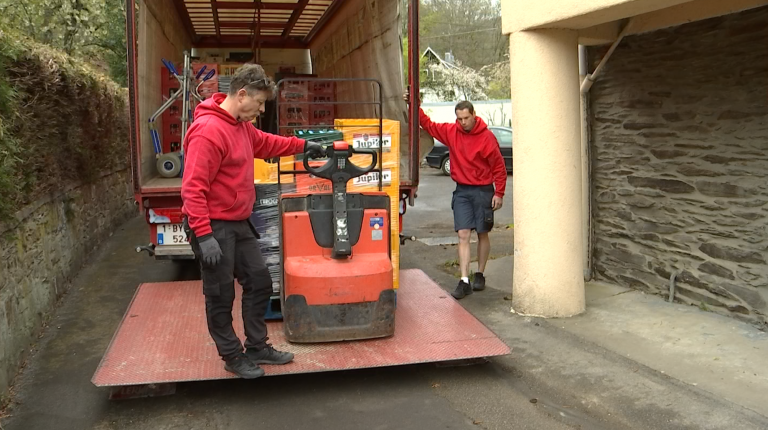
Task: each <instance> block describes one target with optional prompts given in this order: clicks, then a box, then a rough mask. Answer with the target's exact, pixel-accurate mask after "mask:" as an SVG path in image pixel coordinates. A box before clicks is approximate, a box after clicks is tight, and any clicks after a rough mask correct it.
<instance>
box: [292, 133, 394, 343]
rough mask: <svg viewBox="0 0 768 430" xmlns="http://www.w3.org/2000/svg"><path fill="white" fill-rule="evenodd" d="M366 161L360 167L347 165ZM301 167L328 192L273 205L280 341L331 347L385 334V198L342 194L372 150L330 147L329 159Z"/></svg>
mask: <svg viewBox="0 0 768 430" xmlns="http://www.w3.org/2000/svg"><path fill="white" fill-rule="evenodd" d="M354 154H367V155H370V156H371V157H372V162H371V164H370V165H369V166H368V167H366V168H361V167H358V166H356V165H355V164H353V163H352V162H351V161H350V158H351V157H352V155H354ZM317 155H318V154H313V153H310V154H305V156H304V168H305V170H306V171H307V172H308V173H311V174H312V175H314V176H316V177H319V178H323V179H327V180H329V181H331V184H332V192H330V193H313V194H309V193H293V194H284V195H282V196H281V199H280V220H281V242H282V247H281V248H282V262H283V265H282V266H283V279H282V288H281V308H282V313H283V323H284V331H285V336H286V339H287V340H288V341H290V342H295V343H314V342H335V341H345V340H359V339H370V338H381V337H388V336H392V335H393V334H394V332H395V290H394V288H393V281H392V260H391V246H390V243H389V242H390V222H389V217H390V216H391V214H390V201H389V196H388V195H387V194H386V193H384V192H362V193H348V192H347V182H348V181H350V180H351V179H353V178H356V177H358V176H362V175H365V174H366V173H368V172H370V171H372V170H373V169H374V168H375V167H376V165H377V161H378V157H377V155H378V152H377V151H376V150H375V149H363V148H351V147H350V146H349V144H348V143H347V142H343V141H339V142H334V143H333V146H329V147H328V148H327V158H328V161H327V162H326V163H325V164H323V165H322V166H320V167H313V164H315V163H316V162H314V163H311V164H310V162H309V161H310V158H312V157H315V156H317Z"/></svg>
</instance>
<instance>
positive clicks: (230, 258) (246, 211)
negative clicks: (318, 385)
mask: <svg viewBox="0 0 768 430" xmlns="http://www.w3.org/2000/svg"><path fill="white" fill-rule="evenodd" d="M274 95H275V84H274V82H273V81H272V80H271V79H270V78H269V77H267V76H266V74H265V73H264V69H263V68H262V67H261V66H259V65H256V64H247V65H245V66H243V67H241V68H240V69H239V70H238V71H237V73H236V74H235V75H234V76H233V78H232V82H231V86H230V90H229V93H228V94H222V93H217V94H214V95H213V96H212V97H211V98H209V99H208V100H206V101H205V102H203V103H202V104H200V105H199V106H198V107H197V109H196V110H195V120H194V122H193V124H192V126H191V127H190V128H189V131H188V132H187V135H186V138H185V139H184V176H183V180H182V185H181V198H182V200H183V203H184V205H183V206H184V207H183V213H184V215H185V224H186V226H187V229H188V231H189V233H190V243H191V245H192V249H193V250H194V252H195V255H196V256H197V258H198V259H199V260H200V262H201V266H202V269H201V272H202V277H203V294H204V295H205V313H206V317H207V320H208V331H209V333H210V335H211V337H212V338H213V340H214V342H215V343H216V348H217V349H218V352H219V355H220V356H221V358H222V360H224V362H225V365H224V368H225V369H226V370H227V371H229V372H232V373H235V374H237V375H238V376H240V377H242V378H248V379H250V378H257V377H259V376H262V375H264V370H263V369H261V368H260V367H259V366H258V365H259V364H286V363H288V362H290V361H291V360H293V354H291V353H288V352H280V351H277V350H275V349H274V348H272V346H271V345H270V344H268V343H267V326H266V322H265V320H264V317H265V314H266V311H267V303H268V301H269V297H270V295H271V294H272V279H271V277H270V275H269V271H268V270H267V267H266V265H265V264H264V259H263V258H262V256H261V249H260V247H259V242H258V241H257V238H258V233H257V232H256V229H255V228H254V227H253V225H251V223H250V221H249V218H250V215H251V213H252V211H253V204H254V202H255V200H256V192H255V189H254V185H253V159H254V158H260V159H266V158H273V157H282V156H287V155H294V154H297V153H300V152H304V151H309V152H317V153H318V154H320V155H322V154H323V152H324V151H323V149H322V147H320V146H318V145H309V146H308V147H306V148H305V146H307V144H306V142H305V141H304V140H301V139H298V138H295V137H290V138H288V137H281V136H275V135H272V134H268V133H264V132H262V131H260V130H258V129H257V128H255V127H254V126H253V124H251V122H252V121H253V120H254V119H256V117H257V116H258V115H261V114H262V113H263V112H264V104H265V102H266V101H267V100H270V99H272V98H274ZM235 277H237V280H238V282H239V283H240V285H242V286H243V299H242V301H243V310H242V314H243V325H244V327H245V336H246V341H245V353H243V344H241V343H240V339H239V338H238V337H237V335H236V334H235V330H234V329H233V328H232V304H233V302H234V300H235V285H234V281H235Z"/></svg>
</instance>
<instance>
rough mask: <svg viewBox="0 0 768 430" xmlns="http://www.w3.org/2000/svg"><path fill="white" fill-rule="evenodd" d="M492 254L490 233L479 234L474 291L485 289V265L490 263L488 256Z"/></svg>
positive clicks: (473, 282) (473, 281)
mask: <svg viewBox="0 0 768 430" xmlns="http://www.w3.org/2000/svg"><path fill="white" fill-rule="evenodd" d="M490 253H491V239H490V238H489V237H488V233H487V232H486V233H478V234H477V273H475V279H474V280H472V289H473V290H475V291H482V290H484V289H485V273H484V272H485V264H486V263H487V262H488V255H489V254H490Z"/></svg>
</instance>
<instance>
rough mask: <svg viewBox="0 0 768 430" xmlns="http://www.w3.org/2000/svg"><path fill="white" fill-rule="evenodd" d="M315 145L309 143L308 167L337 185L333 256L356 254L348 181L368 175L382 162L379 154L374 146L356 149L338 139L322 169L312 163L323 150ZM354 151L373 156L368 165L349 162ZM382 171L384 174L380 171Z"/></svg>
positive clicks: (334, 185) (311, 171) (315, 173)
mask: <svg viewBox="0 0 768 430" xmlns="http://www.w3.org/2000/svg"><path fill="white" fill-rule="evenodd" d="M313 146H315V145H308V146H307V151H306V152H305V156H304V169H306V170H307V172H309V173H311V174H313V175H315V176H317V177H318V178H323V179H328V180H330V181H331V184H332V186H333V239H334V240H333V251H332V252H331V258H334V259H345V258H347V257H349V256H351V255H352V243H351V242H350V240H349V228H348V221H347V182H349V180H350V179H352V178H356V177H358V176H362V175H365V174H366V173H368V172H370V171H371V170H373V169H374V167H376V164H378V153H377V151H376V150H375V149H370V148H352V147H350V146H349V144H348V143H347V142H344V141H339V142H334V143H333V146H331V147H329V148H327V150H326V153H327V157H328V162H326V163H325V164H323V165H322V166H320V167H318V168H314V167H312V166H311V165H310V164H309V159H310V158H319V157H317V156H318V155H322V154H319V152H321V151H316V150H313V149H312V147H313ZM354 154H366V155H370V156H371V158H372V161H371V164H370V165H369V166H368V167H365V168H360V167H358V166H356V165H355V164H354V163H352V162H351V161H349V158H350V157H352V155H354ZM379 174H381V173H379Z"/></svg>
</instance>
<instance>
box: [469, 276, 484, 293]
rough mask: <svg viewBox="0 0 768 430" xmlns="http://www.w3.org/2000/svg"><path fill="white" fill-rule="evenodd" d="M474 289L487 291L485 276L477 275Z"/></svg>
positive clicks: (473, 285)
mask: <svg viewBox="0 0 768 430" xmlns="http://www.w3.org/2000/svg"><path fill="white" fill-rule="evenodd" d="M472 289H473V290H475V291H483V290H484V289H485V276H483V274H482V273H475V279H474V280H473V281H472Z"/></svg>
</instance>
